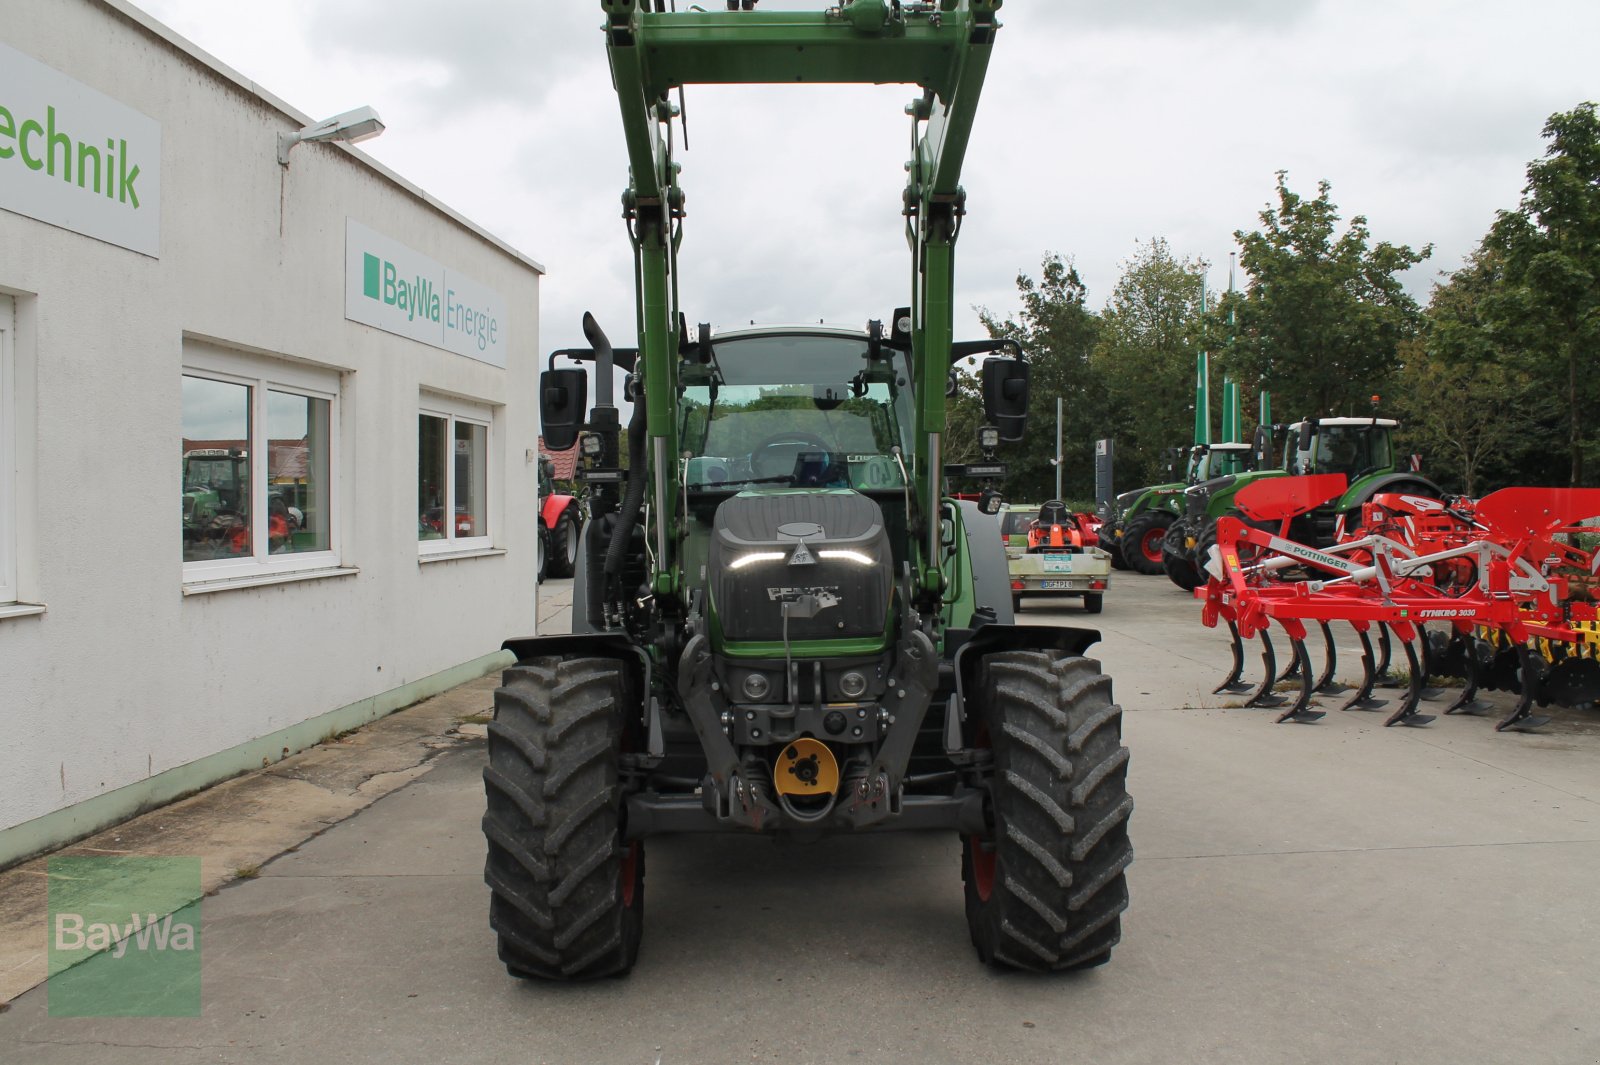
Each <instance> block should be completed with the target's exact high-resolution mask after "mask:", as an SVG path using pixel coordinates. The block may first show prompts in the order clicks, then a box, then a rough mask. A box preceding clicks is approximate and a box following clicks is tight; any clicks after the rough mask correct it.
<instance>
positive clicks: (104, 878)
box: [46, 856, 201, 1017]
mask: <svg viewBox="0 0 1600 1065" xmlns="http://www.w3.org/2000/svg"><path fill="white" fill-rule="evenodd" d="M47 893H48V898H49V915H50V927H49V930H48V940H49V943H48V952H47V953H48V958H49V974H50V978H49V982H48V983H47V984H46V995H47V997H48V1009H49V1013H50V1016H52V1017H198V1016H200V896H201V883H200V859H199V858H142V857H139V858H132V857H116V858H99V857H81V856H79V857H62V858H51V859H50V862H49V866H48V883H47Z"/></svg>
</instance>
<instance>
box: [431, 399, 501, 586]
mask: <svg viewBox="0 0 1600 1065" xmlns="http://www.w3.org/2000/svg"><path fill="white" fill-rule="evenodd" d="M494 413H495V412H494V408H493V407H491V406H489V405H487V404H482V403H474V402H471V401H468V400H460V399H454V398H451V397H449V396H443V395H440V394H438V393H436V392H424V393H422V394H421V396H420V397H419V398H418V401H417V416H416V418H415V419H413V421H412V424H413V426H415V427H416V432H417V434H418V441H417V447H416V448H415V450H416V451H417V454H418V459H419V466H418V467H417V468H416V470H415V472H414V473H413V474H412V488H413V490H414V489H416V488H417V487H418V484H419V482H420V481H421V478H422V469H421V466H420V459H421V439H420V437H421V419H423V418H425V417H426V418H442V419H443V420H444V423H445V430H444V439H445V444H446V452H445V464H444V465H445V484H444V488H443V497H444V499H446V500H448V501H449V502H448V504H446V505H447V506H448V508H449V517H448V518H445V519H444V520H443V522H442V524H443V526H444V534H445V535H444V536H443V537H441V538H440V539H437V540H423V539H421V538H418V540H417V555H418V557H419V558H421V559H422V560H424V561H426V560H427V559H429V558H432V557H437V556H441V555H460V554H467V553H473V552H479V551H486V550H491V549H493V548H494V546H495V543H494V541H495V536H494V533H495V530H496V529H497V528H498V527H499V524H498V517H499V510H498V508H499V500H498V495H499V493H497V492H496V491H495V474H496V472H497V471H496V468H495V461H494V441H495V427H494V423H495V418H494ZM457 422H463V423H465V424H468V425H476V426H481V427H482V428H483V431H484V433H483V494H484V500H483V525H484V532H483V533H482V534H481V535H478V536H457V535H456V523H455V521H454V520H453V519H454V516H455V498H456V464H455V461H454V457H455V455H454V445H455V439H456V423H457Z"/></svg>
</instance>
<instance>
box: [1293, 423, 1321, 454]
mask: <svg viewBox="0 0 1600 1065" xmlns="http://www.w3.org/2000/svg"><path fill="white" fill-rule="evenodd" d="M1315 431H1316V428H1315V426H1314V425H1313V424H1312V423H1311V422H1309V421H1307V422H1303V423H1301V425H1300V439H1299V440H1298V441H1297V442H1296V444H1295V450H1296V451H1310V450H1311V437H1312V436H1313V435H1314V433H1315Z"/></svg>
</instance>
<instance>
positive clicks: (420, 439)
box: [417, 397, 493, 554]
mask: <svg viewBox="0 0 1600 1065" xmlns="http://www.w3.org/2000/svg"><path fill="white" fill-rule="evenodd" d="M491 423H492V418H491V416H490V414H489V412H488V411H487V410H485V409H482V408H478V407H474V406H470V405H467V404H461V403H456V402H452V401H448V400H444V399H442V398H437V397H424V399H423V403H422V410H421V412H420V413H419V414H418V416H417V540H418V542H419V544H418V546H419V549H420V550H421V552H422V553H423V554H433V553H437V552H440V551H461V550H469V549H475V548H482V547H488V546H490V545H491V544H492V542H493V541H492V539H491V537H490V535H489V429H490V425H491Z"/></svg>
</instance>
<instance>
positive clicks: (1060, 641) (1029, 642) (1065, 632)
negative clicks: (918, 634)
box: [947, 585, 1100, 708]
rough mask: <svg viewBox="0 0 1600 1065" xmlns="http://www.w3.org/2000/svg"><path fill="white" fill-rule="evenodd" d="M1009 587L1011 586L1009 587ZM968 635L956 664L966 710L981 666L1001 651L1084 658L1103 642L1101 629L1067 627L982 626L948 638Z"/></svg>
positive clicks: (959, 695)
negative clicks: (1058, 653) (1060, 653)
mask: <svg viewBox="0 0 1600 1065" xmlns="http://www.w3.org/2000/svg"><path fill="white" fill-rule="evenodd" d="M1008 587H1009V585H1008ZM962 635H964V637H965V638H963V639H961V642H960V645H959V646H958V647H956V649H955V656H954V659H953V662H952V665H953V668H954V672H955V686H956V698H957V700H958V701H959V702H960V704H961V706H962V707H963V708H965V706H966V702H967V692H968V691H969V690H971V688H972V687H973V686H974V685H975V684H976V683H977V678H978V663H979V662H981V661H982V660H983V657H984V656H985V655H989V654H994V653H995V652H997V651H1038V650H1054V651H1065V652H1067V653H1068V654H1072V655H1081V654H1083V653H1084V652H1085V651H1087V650H1088V649H1089V648H1090V647H1091V646H1093V645H1094V644H1096V643H1099V642H1100V630H1099V629H1083V628H1078V627H1076V626H1067V625H980V626H979V627H977V628H976V629H972V630H969V632H968V633H966V634H961V633H959V632H958V630H950V631H949V632H948V633H947V637H958V636H962Z"/></svg>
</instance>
